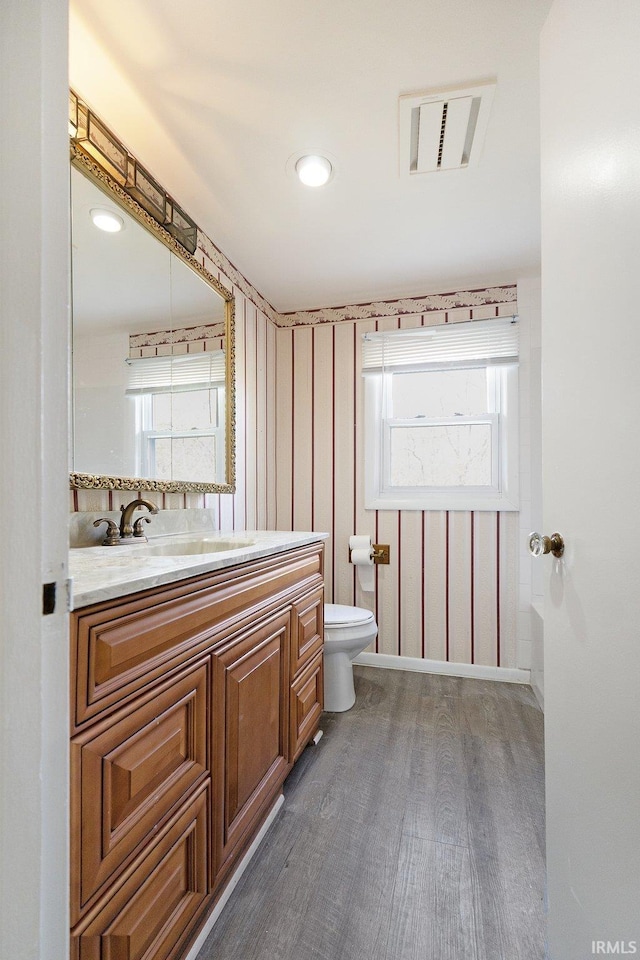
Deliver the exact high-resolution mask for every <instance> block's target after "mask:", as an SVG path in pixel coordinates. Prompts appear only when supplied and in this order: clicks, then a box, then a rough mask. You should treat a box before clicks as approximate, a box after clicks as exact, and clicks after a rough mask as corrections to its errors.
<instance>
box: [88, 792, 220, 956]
mask: <svg viewBox="0 0 640 960" xmlns="http://www.w3.org/2000/svg"><path fill="white" fill-rule="evenodd" d="M207 809H208V803H207V790H206V789H202V790H201V791H200V793H199V794H198V795H197V796H196V797H195V798H194V799H193V800H191V801H190V802H188V803H187V804H186V805H185V807H184V808H183V810H182V811H181V812H180V813H179V814H178V815H177V816H176V818H174V820H173V821H172V822H171V824H170V825H169V826H168V827H167V829H166V830H165V831H164V832H163V835H162V836H161V837H160V839H159V840H158V842H157V843H156V845H155V846H154V847H153V849H152V850H151V851H150V853H149V855H148V856H147V857H146V859H145V860H143V861H142V863H140V864H139V866H138V867H137V868H136V869H135V870H134V871H133V873H132V874H131V875H130V876H129V877H128V878H127V880H126V882H124V883H122V884H120V885H119V886H118V887H117V888H116V889H114V890H112V891H111V892H110V894H109V896H108V897H107V898H105V901H104V902H103V904H102V905H101V907H98V908H96V910H95V911H93V914H92V916H91V917H89V918H88V919H87V920H85V921H83V923H82V925H81V927H78V928H76V930H74V931H72V956H76V957H79V958H80V960H173V958H174V957H177V956H179V955H180V954H181V952H182V948H183V947H184V944H185V940H186V938H187V937H188V935H189V934H190V932H191V930H192V925H193V922H194V921H195V920H196V918H197V916H198V915H199V913H200V910H201V908H202V907H203V906H204V904H205V901H206V899H207V863H206V850H207Z"/></svg>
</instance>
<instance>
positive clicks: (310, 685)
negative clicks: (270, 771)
mask: <svg viewBox="0 0 640 960" xmlns="http://www.w3.org/2000/svg"><path fill="white" fill-rule="evenodd" d="M322 666H323V664H322V652H320V653H317V654H316V656H315V657H314V658H313V660H312V661H311V663H310V664H308V666H307V667H305V669H304V670H303V671H302V673H301V674H300V676H299V677H296V679H295V680H294V682H293V683H292V684H291V760H292V762H295V761H296V760H297V759H298V757H299V756H300V754H301V753H302V751H303V750H304V748H305V746H306V745H307V743H308V742H309V740H310V739H311V737H312V736H313V735H314V733H315V732H316V730H317V728H318V723H319V721H320V714H321V713H322V707H323V704H324V686H323V684H324V673H323V669H322Z"/></svg>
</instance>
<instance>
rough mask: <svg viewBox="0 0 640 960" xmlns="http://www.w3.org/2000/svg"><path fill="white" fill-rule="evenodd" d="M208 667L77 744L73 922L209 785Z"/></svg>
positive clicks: (191, 671)
mask: <svg viewBox="0 0 640 960" xmlns="http://www.w3.org/2000/svg"><path fill="white" fill-rule="evenodd" d="M209 667H210V662H209V660H205V661H204V662H203V661H201V662H200V663H199V664H197V665H195V666H194V667H192V668H190V669H189V670H185V671H182V672H181V673H179V674H177V675H176V676H175V677H174V678H173V679H172V680H171V681H170V682H166V683H164V684H162V685H161V686H159V687H157V688H156V690H154V691H153V693H152V694H148V695H146V696H145V697H143V698H140V699H139V700H138V701H135V702H134V704H131V705H130V706H129V707H128V709H127V711H126V713H125V712H124V711H120V712H119V713H116V714H115V715H114V716H112V717H111V718H110V719H109V720H108V721H107V722H106V723H105V722H103V723H101V724H98V725H96V726H95V727H94V728H93V729H92V730H91V732H90V733H86V734H83V735H81V736H79V737H76V738H75V739H74V740H73V741H72V744H71V769H72V791H71V836H72V850H71V858H72V891H71V897H72V920H73V921H75V920H78V919H79V917H80V911H81V909H82V908H83V907H84V906H85V905H86V904H87V903H88V902H89V900H90V899H91V898H92V897H93V896H94V894H96V892H97V891H98V890H99V889H100V888H101V887H102V886H103V885H104V884H105V883H106V882H107V881H109V880H110V879H113V877H114V875H115V874H116V873H117V872H119V871H120V870H121V868H122V867H123V866H124V865H125V864H126V862H127V861H128V860H129V859H130V858H131V855H132V854H133V853H134V851H135V850H136V847H137V846H138V845H139V844H140V843H141V842H142V841H143V840H144V838H145V836H147V835H151V836H152V835H153V833H154V831H157V829H158V827H159V826H161V825H162V823H163V821H166V820H167V819H168V817H169V815H170V814H171V812H172V810H173V809H175V808H176V807H177V806H178V805H179V804H180V802H181V801H182V800H183V798H184V797H185V795H186V794H187V793H188V792H189V791H191V790H193V789H194V787H195V786H196V785H197V784H198V783H199V782H200V781H201V780H202V779H203V778H204V777H206V775H207V768H208V742H207V740H208V738H207V728H206V725H207V700H208V688H209V680H208V675H209ZM136 704H137V705H136ZM80 844H81V847H80Z"/></svg>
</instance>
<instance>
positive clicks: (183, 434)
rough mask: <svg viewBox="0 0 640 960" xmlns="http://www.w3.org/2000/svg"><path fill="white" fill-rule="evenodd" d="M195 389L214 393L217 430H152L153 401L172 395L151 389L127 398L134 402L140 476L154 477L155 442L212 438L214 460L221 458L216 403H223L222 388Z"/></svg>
mask: <svg viewBox="0 0 640 960" xmlns="http://www.w3.org/2000/svg"><path fill="white" fill-rule="evenodd" d="M195 389H206V390H209V391H211V390H215V391H216V405H217V417H216V419H217V426H215V427H213V426H212V427H206V428H201V429H193V430H184V429H180V430H171V429H170V428H167V427H165V428H155V427H154V426H153V397H154V396H155V395H157V394H168V395H170V394H172V393H173V392H174V391H172V390H159V389H155V390H149V391H147V392H140V393H134V394H131V398H132V399H133V400H134V402H135V457H136V467H137V468H138V470H139V475H140V476H157V472H156V455H155V441H156V440H167V439H169V440H174V439H177V440H181V439H185V438H186V439H189V438H193V439H195V438H196V437H212V438H213V440H214V446H215V451H216V457H217V458H218V460H219V458H220V457H221V456H222V455H224V451H225V431H224V424H223V423H222V422H221V418H220V416H219V411H220V403H221V402H224V399H225V397H224V390H225V387H224V385H223V384H218V383H212V384H210V385H208V386H207V387H200V388H198V387H197V386H196V387H195ZM181 392H184V391H181ZM220 393H222V394H223V396H222V398H221V397H220ZM149 470H151V472H150V473H148V472H145V471H149Z"/></svg>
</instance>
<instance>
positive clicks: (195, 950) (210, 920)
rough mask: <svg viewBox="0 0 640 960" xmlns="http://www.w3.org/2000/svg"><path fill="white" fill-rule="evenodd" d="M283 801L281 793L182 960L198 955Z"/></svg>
mask: <svg viewBox="0 0 640 960" xmlns="http://www.w3.org/2000/svg"><path fill="white" fill-rule="evenodd" d="M283 803H284V795H283V794H282V793H281V794H280V796H279V797H278V799H277V800H276V802H275V803H274V805H273V806H272V808H271V810H270V811H269V814H268V816H267V819H266V820H265V822H264V823H263V824H262V827H261V828H260V831H259V833H258V834H257V836H256V838H255V840H254V841H253V843H252V844H251V846H250V847H249V849H248V850H247V852H246V853H245V855H244V857H243V858H242V860H241V861H240V863H239V864H238V866H237V867H236V869H235V871H234V872H233V874H232V875H231V878H230V879H229V881H228V883H227V885H226V887H225V888H224V890H223V891H222V895H221V897H220V899H219V900H218V901H217V902H216V905H215V907H214V908H213V910H212V911H211V913H210V914H209V916H208V917H207V922H206V923H205V925H204V927H203V928H202V930H201V931H200V933H199V934H198V938H197V940H195V941H194V942H193V945H192V947H191V949H190V950H189V953H188V954H187V955H186V957H185V958H184V960H196V957H197V956H198V954H199V953H200V951H201V950H202V947H203V945H204V942H205V940H206V939H207V937H208V936H209V934H210V933H211V931H212V930H213V926H214V924H215V922H216V920H217V919H218V917H219V916H220V914H221V913H222V910H223V908H224V907H225V905H226V903H227V901H228V899H229V897H230V896H231V894H232V893H233V891H234V890H235V888H236V887H237V885H238V882H239V880H240V877H241V876H242V874H243V873H244V871H245V870H246V869H247V867H248V866H249V862H250V860H251V858H252V857H253V855H254V853H255V852H256V850H257V849H258V847H259V846H260V844H261V843H262V840H263V837H264V835H265V833H266V832H267V830H268V829H269V827H270V826H271V824H272V823H273V821H274V820H275V818H276V816H277V813H278V811H279V810H280V807H281V806H282V804H283Z"/></svg>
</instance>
